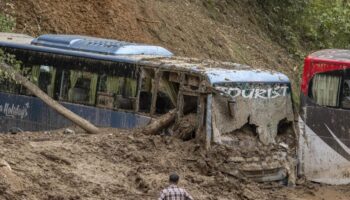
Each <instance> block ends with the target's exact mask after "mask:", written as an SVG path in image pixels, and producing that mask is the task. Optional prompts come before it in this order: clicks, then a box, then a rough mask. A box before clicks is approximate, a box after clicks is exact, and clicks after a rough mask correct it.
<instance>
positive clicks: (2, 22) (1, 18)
mask: <svg viewBox="0 0 350 200" xmlns="http://www.w3.org/2000/svg"><path fill="white" fill-rule="evenodd" d="M14 27H15V20H14V19H13V18H12V17H9V16H7V15H4V14H1V13H0V32H12V30H13V28H14Z"/></svg>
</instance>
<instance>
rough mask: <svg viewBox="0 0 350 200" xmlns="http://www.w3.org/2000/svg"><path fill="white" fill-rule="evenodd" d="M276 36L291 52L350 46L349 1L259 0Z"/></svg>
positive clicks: (296, 53)
mask: <svg viewBox="0 0 350 200" xmlns="http://www.w3.org/2000/svg"><path fill="white" fill-rule="evenodd" d="M257 3H258V6H259V7H261V8H262V11H263V16H264V18H263V19H264V20H265V23H267V27H268V29H269V30H270V31H271V32H272V35H273V36H274V37H276V38H275V39H278V41H280V43H281V44H282V45H283V46H285V47H286V48H287V49H288V50H289V52H290V53H292V54H294V55H297V56H299V57H300V58H302V57H304V53H302V52H305V51H310V50H317V49H323V48H350V2H348V0H283V1H280V0H257Z"/></svg>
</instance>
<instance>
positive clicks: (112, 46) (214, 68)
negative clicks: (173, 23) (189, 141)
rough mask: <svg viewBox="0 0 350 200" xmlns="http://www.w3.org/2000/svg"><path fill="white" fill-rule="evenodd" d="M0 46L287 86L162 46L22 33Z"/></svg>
mask: <svg viewBox="0 0 350 200" xmlns="http://www.w3.org/2000/svg"><path fill="white" fill-rule="evenodd" d="M0 47H8V48H14V49H24V50H29V51H36V52H47V53H53V54H60V55H67V56H77V57H83V58H91V59H96V60H106V61H112V62H122V63H130V64H140V65H145V66H153V67H159V68H166V69H169V70H174V69H176V70H181V71H189V72H192V73H199V74H203V75H204V76H206V77H207V78H208V79H209V81H210V83H212V84H215V83H222V82H283V83H289V79H288V77H287V76H286V75H284V74H282V73H278V72H272V71H268V70H254V69H252V68H250V67H249V66H246V65H241V64H237V63H231V62H218V61H213V60H202V59H195V58H185V57H176V56H173V54H172V53H171V52H170V51H168V50H166V49H165V48H163V47H158V46H151V45H144V44H134V43H127V42H120V41H117V40H107V39H100V38H93V37H87V36H74V35H42V36H39V37H38V38H32V37H30V36H26V35H22V34H9V33H0Z"/></svg>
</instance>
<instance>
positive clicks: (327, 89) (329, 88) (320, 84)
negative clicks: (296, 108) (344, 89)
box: [311, 74, 341, 107]
mask: <svg viewBox="0 0 350 200" xmlns="http://www.w3.org/2000/svg"><path fill="white" fill-rule="evenodd" d="M340 83H341V76H338V75H332V74H316V75H315V77H314V78H313V80H312V88H311V95H312V98H313V100H314V101H315V102H316V103H317V104H318V105H321V106H330V107H338V106H339V93H340V92H339V91H340V85H341V84H340Z"/></svg>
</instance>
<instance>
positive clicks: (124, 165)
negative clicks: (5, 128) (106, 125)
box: [0, 129, 350, 200]
mask: <svg viewBox="0 0 350 200" xmlns="http://www.w3.org/2000/svg"><path fill="white" fill-rule="evenodd" d="M0 146H1V148H0V156H1V159H0V161H1V162H0V177H1V178H0V199H8V200H10V199H11V200H17V199H33V200H35V199H38V200H39V199H44V200H46V199H47V200H49V199H50V200H73V199H74V200H77V199H84V200H85V199H91V200H92V199H126V200H127V199H156V198H157V196H158V194H159V191H160V190H161V189H162V188H163V187H165V186H166V185H167V178H168V174H169V173H171V172H177V173H179V174H180V175H181V181H180V185H181V186H183V187H185V188H186V189H187V190H188V191H189V192H190V193H191V194H192V195H193V197H194V198H195V199H218V200H219V199H220V200H224V199H237V200H238V199H249V200H253V199H254V200H255V199H261V200H263V199H291V200H306V199H310V200H316V199H320V200H322V199H332V200H338V199H339V200H345V199H349V195H350V191H349V190H348V188H349V187H348V186H338V187H334V186H323V185H319V184H312V183H307V182H303V181H300V180H299V181H298V183H299V184H298V185H297V186H296V187H295V188H288V187H285V186H281V185H280V184H278V183H269V184H257V183H253V182H251V181H249V180H245V179H241V178H239V177H235V176H232V175H230V174H227V173H225V172H224V171H223V170H222V168H221V165H222V164H223V160H225V159H226V158H228V157H229V156H230V154H232V153H234V152H231V149H229V148H225V147H222V146H214V147H213V148H212V150H210V151H205V150H203V149H201V147H200V145H198V144H197V143H196V141H194V140H190V141H186V142H184V141H182V140H180V139H177V138H175V137H171V136H162V135H155V136H146V135H142V134H140V133H132V132H131V131H126V130H111V129H109V130H104V132H103V133H101V134H98V135H87V134H85V133H83V132H81V131H79V130H77V132H76V133H75V134H64V133H63V130H59V131H53V132H38V133H29V132H24V133H18V134H15V135H11V134H2V135H0Z"/></svg>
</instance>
